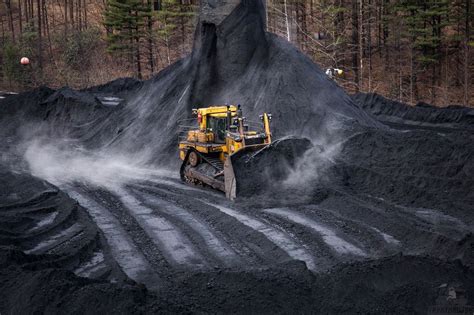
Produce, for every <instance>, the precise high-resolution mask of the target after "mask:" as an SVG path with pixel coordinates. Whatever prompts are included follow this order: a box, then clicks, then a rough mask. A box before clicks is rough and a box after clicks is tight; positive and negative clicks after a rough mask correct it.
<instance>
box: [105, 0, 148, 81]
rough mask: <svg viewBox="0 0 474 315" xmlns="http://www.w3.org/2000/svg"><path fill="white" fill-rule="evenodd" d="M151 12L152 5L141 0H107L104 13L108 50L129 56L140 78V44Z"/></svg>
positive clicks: (144, 35)
mask: <svg viewBox="0 0 474 315" xmlns="http://www.w3.org/2000/svg"><path fill="white" fill-rule="evenodd" d="M150 14H151V9H150V6H148V5H145V4H143V2H142V1H141V0H107V7H106V10H105V13H104V16H105V21H104V25H105V27H106V28H107V30H108V34H107V49H108V51H109V52H111V53H117V54H119V55H124V56H126V57H128V60H129V62H130V63H131V64H133V65H134V66H135V71H136V74H137V77H138V78H140V79H141V78H142V67H141V48H140V46H141V41H142V39H144V38H145V37H146V29H145V26H146V19H147V17H149V16H150Z"/></svg>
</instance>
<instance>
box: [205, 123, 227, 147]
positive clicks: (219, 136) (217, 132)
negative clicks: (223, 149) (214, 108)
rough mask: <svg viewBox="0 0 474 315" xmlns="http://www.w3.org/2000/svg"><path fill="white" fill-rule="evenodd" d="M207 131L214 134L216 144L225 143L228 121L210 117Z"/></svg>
mask: <svg viewBox="0 0 474 315" xmlns="http://www.w3.org/2000/svg"><path fill="white" fill-rule="evenodd" d="M207 130H208V131H209V132H212V133H213V134H214V141H215V142H216V143H225V137H226V130H227V119H226V118H220V117H214V116H210V117H208V118H207Z"/></svg>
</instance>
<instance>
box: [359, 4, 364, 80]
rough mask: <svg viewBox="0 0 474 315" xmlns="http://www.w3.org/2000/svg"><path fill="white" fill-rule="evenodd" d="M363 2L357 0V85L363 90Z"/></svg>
mask: <svg viewBox="0 0 474 315" xmlns="http://www.w3.org/2000/svg"><path fill="white" fill-rule="evenodd" d="M363 16H364V0H359V64H360V66H359V67H360V69H359V76H360V78H359V84H360V88H363V82H364V81H363V80H364V24H363V22H364V20H363Z"/></svg>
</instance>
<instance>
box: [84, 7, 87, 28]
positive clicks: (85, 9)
mask: <svg viewBox="0 0 474 315" xmlns="http://www.w3.org/2000/svg"><path fill="white" fill-rule="evenodd" d="M84 28H85V29H87V4H86V0H84Z"/></svg>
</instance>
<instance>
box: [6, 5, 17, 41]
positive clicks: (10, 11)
mask: <svg viewBox="0 0 474 315" xmlns="http://www.w3.org/2000/svg"><path fill="white" fill-rule="evenodd" d="M4 3H5V7H6V8H7V14H8V24H9V27H10V32H11V34H12V40H13V41H14V42H15V41H16V39H15V27H14V25H13V11H12V3H11V0H4Z"/></svg>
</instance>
